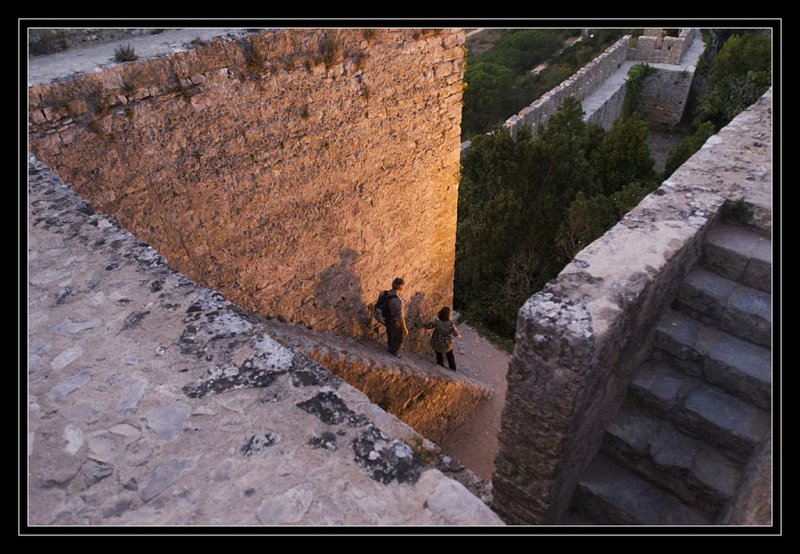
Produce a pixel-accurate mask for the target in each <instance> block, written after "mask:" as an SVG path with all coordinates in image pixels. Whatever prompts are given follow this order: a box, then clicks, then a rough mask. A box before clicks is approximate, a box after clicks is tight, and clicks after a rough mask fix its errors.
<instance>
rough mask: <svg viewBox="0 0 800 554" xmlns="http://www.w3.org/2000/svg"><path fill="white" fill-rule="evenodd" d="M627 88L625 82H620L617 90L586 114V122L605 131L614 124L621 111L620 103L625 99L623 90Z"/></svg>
mask: <svg viewBox="0 0 800 554" xmlns="http://www.w3.org/2000/svg"><path fill="white" fill-rule="evenodd" d="M627 90H628V87H627V85H626V83H622V85H620V87H619V88H618V89H617V91H616V92H614V94H612V95H611V97H610V98H609V99H608V100H606V101H605V103H603V105H602V106H600V107H599V108H598V109H597V110H595V111H594V112H592V113H591V114H588V117H586V121H587V122H588V123H594V124H595V125H597V126H599V127H602V128H603V129H605V130H606V131H608V130H609V129H611V126H612V125H614V121H616V120H617V118H618V117H619V115H620V114H621V113H622V103H623V102H624V101H625V91H627Z"/></svg>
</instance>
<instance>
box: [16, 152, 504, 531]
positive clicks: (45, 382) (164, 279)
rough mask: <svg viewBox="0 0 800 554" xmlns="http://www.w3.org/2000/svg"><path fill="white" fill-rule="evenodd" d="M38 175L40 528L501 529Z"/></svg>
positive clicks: (473, 501)
mask: <svg viewBox="0 0 800 554" xmlns="http://www.w3.org/2000/svg"><path fill="white" fill-rule="evenodd" d="M30 173H31V176H30V180H29V187H28V206H29V228H28V264H29V265H28V269H29V280H28V281H29V282H28V329H29V331H28V333H29V334H28V354H29V358H28V359H29V363H28V382H27V385H28V418H27V420H28V421H27V423H28V436H27V439H28V440H27V446H28V468H27V469H28V483H27V491H26V492H27V495H28V502H29V512H28V514H27V517H26V519H27V522H28V523H29V524H31V525H54V524H58V525H76V524H77V525H82V524H92V525H137V524H138V525H187V524H189V525H348V524H353V525H372V524H388V525H412V524H413V525H498V524H502V522H501V521H500V519H499V518H498V517H497V516H496V515H495V514H494V513H493V512H492V511H491V510H490V509H489V508H488V507H487V506H486V505H485V504H483V503H482V502H481V501H480V500H478V499H477V498H476V497H475V496H473V495H472V494H471V493H469V492H468V491H467V490H466V489H465V488H464V487H463V486H462V485H460V484H459V483H457V482H455V481H453V480H452V479H450V478H448V477H445V476H444V475H443V474H442V473H441V472H439V471H438V470H436V469H431V468H429V467H428V466H426V465H424V464H423V463H422V462H421V461H420V460H419V458H418V457H417V456H416V455H415V454H414V453H413V452H412V451H411V449H410V448H408V447H407V446H406V445H405V444H404V443H402V442H400V441H399V440H397V439H402V438H404V437H408V436H411V435H413V434H414V433H413V431H412V430H411V429H410V428H408V427H407V426H405V425H404V424H403V423H402V422H400V421H398V420H397V419H395V418H394V417H393V416H391V415H389V414H387V413H386V412H384V411H383V410H381V409H380V408H379V407H378V406H375V405H373V404H372V403H370V401H369V399H367V397H366V396H364V395H363V394H362V393H361V392H359V391H358V390H356V389H354V388H353V387H351V386H349V385H347V384H346V383H344V382H342V381H341V380H339V379H338V378H336V377H335V376H333V375H331V374H330V373H328V372H327V371H326V370H324V369H323V368H321V367H320V366H319V365H317V364H316V363H314V362H312V361H310V360H308V359H307V358H306V357H305V356H304V355H302V354H300V353H297V352H295V351H293V350H291V349H288V348H285V347H283V346H281V345H280V344H278V343H277V342H276V341H274V340H273V339H272V338H270V337H269V336H267V335H265V334H264V333H262V330H261V328H260V327H259V324H258V323H257V322H255V321H254V320H253V319H252V318H250V317H249V316H248V315H247V314H245V313H242V312H241V311H240V310H238V309H237V308H236V307H235V306H233V305H231V304H230V303H228V302H227V301H225V300H224V298H222V297H221V296H220V295H219V294H217V293H215V292H214V291H211V290H207V289H201V288H198V287H196V286H195V285H194V283H192V282H191V281H190V280H189V279H188V278H186V277H185V276H183V275H181V274H179V273H177V272H174V271H172V270H171V269H170V268H169V267H168V266H167V265H166V263H165V260H164V259H163V258H162V257H161V256H160V255H159V254H158V253H157V252H156V251H155V250H153V249H152V248H151V247H149V246H148V245H147V244H146V243H143V242H140V241H138V240H137V239H136V238H135V237H133V236H132V235H131V234H130V233H128V232H127V231H124V230H121V229H119V228H118V227H117V226H116V224H115V223H114V222H113V221H112V220H110V219H109V218H108V217H106V216H104V215H102V214H95V213H93V212H92V210H91V208H90V207H89V206H88V205H87V204H86V203H84V202H82V201H81V200H80V199H79V198H78V197H76V196H75V194H74V193H73V191H72V190H71V189H70V188H69V187H67V186H65V185H63V184H62V183H61V182H60V180H58V179H57V178H56V177H54V176H53V175H52V174H51V172H50V171H49V169H47V167H46V166H44V165H43V164H41V163H39V162H38V161H36V160H34V159H32V160H31V163H30Z"/></svg>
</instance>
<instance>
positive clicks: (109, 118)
mask: <svg viewBox="0 0 800 554" xmlns="http://www.w3.org/2000/svg"><path fill="white" fill-rule="evenodd" d="M463 41H464V33H463V31H461V30H435V29H430V30H422V31H419V30H418V31H414V30H410V29H391V30H374V31H364V30H361V29H339V30H301V29H296V30H281V31H266V32H262V33H259V34H257V35H251V38H249V39H240V40H231V39H223V40H214V41H211V42H208V43H206V44H203V45H201V46H198V47H196V48H193V49H191V50H189V51H187V52H182V53H179V54H176V55H172V56H169V57H163V58H157V59H150V60H142V61H138V62H133V63H128V64H124V65H120V66H116V67H113V68H111V69H109V70H107V71H102V72H100V73H97V74H92V75H79V76H76V77H75V78H74V79H72V80H68V81H62V82H57V83H54V84H49V85H41V86H34V87H31V88H30V89H29V102H30V111H29V118H30V127H29V129H30V149H31V151H33V152H34V153H35V154H36V155H37V156H38V157H39V158H40V159H42V160H43V161H45V162H46V163H47V164H48V165H49V166H50V167H52V168H53V170H54V171H55V172H56V173H57V174H58V175H59V176H60V177H61V178H62V179H63V180H65V181H67V182H69V183H71V184H73V185H74V186H75V187H76V189H77V190H78V191H79V193H80V194H81V195H83V196H84V197H86V198H87V199H88V200H89V201H90V202H91V203H92V205H93V206H94V207H95V208H96V209H98V210H102V211H104V212H106V213H109V214H111V215H112V216H113V217H114V218H116V219H117V220H118V221H119V222H120V224H121V225H123V226H124V227H126V228H128V229H130V230H131V231H132V232H133V233H135V234H136V235H137V236H138V237H140V238H141V239H143V240H146V241H148V242H150V243H151V244H153V245H154V246H156V247H157V248H158V250H159V252H160V253H162V254H163V255H164V256H165V257H166V258H167V259H168V261H169V263H170V264H171V265H172V266H173V267H175V268H176V269H178V270H181V271H183V272H185V273H186V274H188V275H190V276H191V277H192V278H193V279H195V280H196V281H197V282H198V283H200V284H202V285H204V286H208V287H212V288H215V289H217V290H219V291H220V292H221V293H222V294H224V295H225V296H226V298H228V299H230V300H231V301H233V302H235V303H237V304H238V305H240V306H242V307H244V308H246V309H248V310H253V311H257V312H260V313H263V314H268V315H273V316H280V317H284V318H286V319H288V320H290V321H293V322H297V323H301V324H305V325H309V326H312V327H315V328H318V329H325V330H332V331H336V332H339V333H343V334H348V335H352V336H359V337H365V336H372V337H374V338H377V335H376V334H375V332H376V327H375V326H374V325H373V324H372V322H371V321H370V317H369V314H370V303H372V302H374V300H375V298H376V297H377V295H378V293H379V292H380V291H381V290H382V289H386V288H388V287H389V286H390V283H391V280H392V279H393V278H394V277H397V276H402V277H404V278H405V279H406V282H407V287H406V299H407V301H408V308H409V310H408V312H409V320H410V327H411V332H412V334H411V336H410V342H411V343H412V344H414V345H416V346H418V347H422V346H423V345H425V344H426V343H427V335H428V333H424V332H421V330H420V329H418V328H417V326H416V324H417V323H418V321H419V317H418V314H419V313H424V314H425V315H427V316H430V315H431V314H434V313H436V311H437V310H438V309H439V308H440V307H441V306H446V305H451V303H452V289H453V267H454V253H455V230H456V205H457V189H458V172H459V149H458V145H459V128H460V122H461V92H462V74H463V67H464V49H463V47H462V44H463Z"/></svg>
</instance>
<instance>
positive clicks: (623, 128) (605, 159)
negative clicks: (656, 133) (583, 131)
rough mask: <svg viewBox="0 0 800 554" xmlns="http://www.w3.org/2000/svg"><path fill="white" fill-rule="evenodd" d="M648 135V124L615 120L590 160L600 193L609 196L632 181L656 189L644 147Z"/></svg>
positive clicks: (650, 163) (651, 164) (646, 148)
mask: <svg viewBox="0 0 800 554" xmlns="http://www.w3.org/2000/svg"><path fill="white" fill-rule="evenodd" d="M647 132H648V129H647V123H645V122H644V121H643V120H641V119H639V118H638V117H627V118H617V120H616V121H614V125H613V126H612V127H611V130H610V131H609V132H608V133H607V134H606V135H605V138H604V139H603V144H602V146H601V147H600V148H599V149H598V150H597V152H596V153H595V155H594V156H593V157H592V167H593V168H594V171H595V174H596V176H597V180H598V182H599V184H600V187H601V188H600V192H602V193H603V194H605V195H607V196H610V195H611V194H613V193H615V192H617V191H619V190H621V189H623V188H625V187H626V186H628V185H630V184H631V183H634V182H639V183H643V184H644V183H647V184H648V185H647V186H652V187H653V188H655V185H656V182H657V175H656V172H655V170H654V169H653V158H651V157H650V147H649V146H648V145H647ZM651 190H652V189H651Z"/></svg>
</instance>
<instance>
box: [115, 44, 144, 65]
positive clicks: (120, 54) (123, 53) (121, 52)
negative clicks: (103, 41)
mask: <svg viewBox="0 0 800 554" xmlns="http://www.w3.org/2000/svg"><path fill="white" fill-rule="evenodd" d="M138 58H139V56H137V55H136V51H135V50H134V49H133V47H131V45H130V44H128V45H126V46H120V47H119V48H116V49H115V50H114V61H115V62H132V61H133V60H136V59H138Z"/></svg>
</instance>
